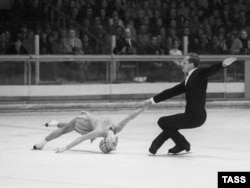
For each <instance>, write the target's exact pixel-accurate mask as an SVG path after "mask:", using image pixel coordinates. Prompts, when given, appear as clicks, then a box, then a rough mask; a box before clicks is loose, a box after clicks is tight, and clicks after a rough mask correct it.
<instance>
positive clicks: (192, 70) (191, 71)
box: [188, 67, 197, 76]
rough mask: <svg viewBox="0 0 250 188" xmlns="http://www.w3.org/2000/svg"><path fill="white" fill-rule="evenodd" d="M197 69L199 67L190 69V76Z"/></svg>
mask: <svg viewBox="0 0 250 188" xmlns="http://www.w3.org/2000/svg"><path fill="white" fill-rule="evenodd" d="M196 69H197V67H195V68H194V69H191V70H190V71H188V76H190V75H191V74H192V73H193V72H194V71H195V70H196Z"/></svg>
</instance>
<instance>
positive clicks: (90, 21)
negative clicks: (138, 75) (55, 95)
mask: <svg viewBox="0 0 250 188" xmlns="http://www.w3.org/2000/svg"><path fill="white" fill-rule="evenodd" d="M50 5H53V6H50ZM53 7H54V8H53ZM15 8H18V9H19V10H22V14H23V15H26V19H27V20H28V19H31V18H32V15H33V17H34V18H39V19H40V20H39V21H40V22H41V21H43V20H45V21H47V23H43V24H40V25H39V24H36V25H35V26H34V25H27V24H25V22H24V23H23V24H22V25H21V26H20V28H19V30H18V31H15V32H16V33H12V32H11V31H10V30H5V29H4V28H2V29H1V30H0V53H5V52H6V49H7V48H8V46H9V45H10V43H11V42H12V40H16V39H17V38H19V39H21V41H22V43H23V46H24V47H25V48H26V50H27V51H28V53H30V54H33V53H34V35H35V34H39V35H40V53H41V54H65V53H66V54H72V53H73V54H109V53H110V52H111V50H110V47H111V36H112V35H116V38H117V41H118V40H119V39H120V38H121V37H124V36H123V35H124V30H125V28H129V29H130V31H131V39H132V40H133V41H135V42H136V48H137V49H136V53H137V54H159V55H160V54H172V53H176V52H178V53H177V54H180V51H183V49H182V46H183V36H188V41H189V45H188V51H194V52H197V53H198V54H250V50H249V49H250V42H249V36H248V35H249V31H250V30H249V29H250V1H247V0H190V1H185V0H175V1H173V0H146V1H142V0H131V1H126V0H102V1H98V0H56V1H55V0H53V1H52V0H47V1H42V0H35V1H17V3H16V5H15ZM55 10H56V11H55ZM60 12H61V13H63V14H65V15H66V16H67V17H68V18H69V19H70V20H71V22H67V23H70V24H67V25H66V26H65V23H64V22H63V19H64V18H63V16H62V15H61V14H59V13H60ZM52 13H53V14H52ZM34 15H36V16H34ZM49 20H50V22H49ZM51 20H52V22H51ZM40 22H39V23H40ZM72 23H73V24H72ZM77 24H78V25H77ZM72 25H73V26H74V28H73V27H72ZM79 25H80V27H77V26H79ZM72 30H73V31H72ZM72 32H75V34H73V35H74V36H73V37H72ZM73 38H74V39H73ZM151 40H155V41H156V42H153V44H152V41H151ZM76 41H77V42H76Z"/></svg>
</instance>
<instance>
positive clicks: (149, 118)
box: [0, 108, 250, 188]
mask: <svg viewBox="0 0 250 188" xmlns="http://www.w3.org/2000/svg"><path fill="white" fill-rule="evenodd" d="M131 111H132V110H131ZM131 111H129V110H126V111H105V112H98V111H97V112H93V113H96V114H100V115H102V116H108V117H110V118H111V119H112V120H114V122H118V121H119V120H121V119H122V118H123V117H125V116H126V115H127V114H128V113H129V112H131ZM178 112H183V109H158V110H155V109H154V110H150V109H149V110H148V111H146V112H144V113H143V114H141V115H139V116H138V117H137V118H136V119H134V120H133V121H131V122H130V123H129V124H128V125H127V126H126V127H125V129H124V130H123V131H122V132H121V133H120V134H119V144H118V148H117V151H115V152H112V153H111V154H102V153H101V152H100V150H99V147H98V144H99V141H100V140H101V138H99V139H97V140H96V141H95V142H94V143H93V144H90V142H89V141H86V142H83V143H82V144H80V145H78V146H77V147H75V148H72V150H70V151H66V152H64V153H61V154H58V153H55V152H54V150H55V149H56V148H57V147H61V146H65V145H66V144H68V143H69V142H71V141H72V140H73V139H75V138H76V137H77V136H78V134H77V133H70V134H68V135H65V136H63V137H60V138H58V139H57V140H55V141H52V142H50V143H49V144H47V145H46V147H45V148H44V150H43V151H33V150H31V148H32V146H33V145H34V144H36V143H38V142H40V141H41V140H42V139H43V138H44V137H45V136H46V135H47V134H49V133H50V132H51V131H52V130H54V128H45V127H43V126H42V124H44V123H45V122H46V121H48V120H51V119H57V120H60V121H68V120H70V119H72V118H74V117H75V116H77V115H79V112H78V111H69V112H27V113H1V114H0V134H1V136H0V150H1V151H0V188H58V187H60V188H183V187H184V188H216V187H217V172H218V171H250V118H249V114H250V109H238V108H236V109H233V108H230V109H228V108H226V109H224V108H220V109H218V108H217V109H211V108H210V109H208V118H207V121H206V123H205V124H204V125H203V126H202V127H200V128H196V129H189V130H184V131H181V132H182V133H184V135H185V136H186V138H187V139H188V140H189V141H190V142H191V151H192V153H191V154H187V155H177V156H169V155H167V151H168V149H169V148H170V147H172V146H173V142H172V141H170V140H169V141H168V142H167V143H165V145H164V146H163V147H162V148H161V149H160V150H159V151H158V153H157V155H156V156H149V155H148V148H149V146H150V144H151V142H152V140H153V139H154V138H155V137H156V136H157V135H158V134H159V133H160V128H159V127H158V126H157V124H156V123H157V120H158V118H159V117H160V116H164V115H170V114H174V113H178Z"/></svg>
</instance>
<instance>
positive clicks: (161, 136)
mask: <svg viewBox="0 0 250 188" xmlns="http://www.w3.org/2000/svg"><path fill="white" fill-rule="evenodd" d="M168 138H169V135H168V133H167V132H166V131H162V132H161V133H160V134H159V135H158V136H157V137H156V138H155V139H154V141H153V142H152V144H151V146H150V148H149V152H150V153H151V154H153V155H155V154H156V152H157V150H158V149H159V148H160V147H161V146H162V145H163V144H164V142H165V141H166V140H167V139H168Z"/></svg>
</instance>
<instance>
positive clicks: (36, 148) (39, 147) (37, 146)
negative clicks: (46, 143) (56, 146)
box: [33, 144, 43, 150]
mask: <svg viewBox="0 0 250 188" xmlns="http://www.w3.org/2000/svg"><path fill="white" fill-rule="evenodd" d="M42 149H43V146H39V145H38V144H36V145H34V146H33V150H42Z"/></svg>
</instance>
